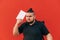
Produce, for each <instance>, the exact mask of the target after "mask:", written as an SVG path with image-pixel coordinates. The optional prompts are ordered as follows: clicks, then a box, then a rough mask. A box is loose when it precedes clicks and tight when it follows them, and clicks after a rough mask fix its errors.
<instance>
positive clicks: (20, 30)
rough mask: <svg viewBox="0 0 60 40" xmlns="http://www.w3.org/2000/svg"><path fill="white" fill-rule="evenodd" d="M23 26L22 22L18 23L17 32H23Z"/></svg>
mask: <svg viewBox="0 0 60 40" xmlns="http://www.w3.org/2000/svg"><path fill="white" fill-rule="evenodd" d="M23 28H24V25H23V24H22V25H20V26H19V27H18V32H19V33H22V32H23Z"/></svg>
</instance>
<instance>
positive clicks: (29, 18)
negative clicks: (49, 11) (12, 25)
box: [26, 13, 35, 22]
mask: <svg viewBox="0 0 60 40" xmlns="http://www.w3.org/2000/svg"><path fill="white" fill-rule="evenodd" d="M34 19H35V16H34V13H26V21H27V22H32V21H33V20H34Z"/></svg>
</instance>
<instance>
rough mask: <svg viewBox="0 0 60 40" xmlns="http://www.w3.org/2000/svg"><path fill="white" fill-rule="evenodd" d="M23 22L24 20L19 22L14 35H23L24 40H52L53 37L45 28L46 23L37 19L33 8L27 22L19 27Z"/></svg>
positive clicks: (29, 11) (27, 16) (29, 12)
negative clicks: (45, 39)
mask: <svg viewBox="0 0 60 40" xmlns="http://www.w3.org/2000/svg"><path fill="white" fill-rule="evenodd" d="M21 22H22V20H17V22H16V24H15V26H14V28H13V35H19V34H20V33H23V34H24V40H44V39H43V36H46V38H47V40H52V35H51V34H50V33H49V31H48V30H47V28H46V27H45V25H44V22H41V21H37V20H36V19H35V14H34V11H33V10H32V8H30V9H29V10H28V11H27V13H26V22H25V23H23V24H21V26H19V27H18V25H19V24H20V23H21Z"/></svg>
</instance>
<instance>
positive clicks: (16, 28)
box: [13, 19, 22, 36]
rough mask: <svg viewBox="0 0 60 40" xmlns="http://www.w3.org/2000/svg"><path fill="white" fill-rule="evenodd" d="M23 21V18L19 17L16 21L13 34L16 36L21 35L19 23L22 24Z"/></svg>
mask: <svg viewBox="0 0 60 40" xmlns="http://www.w3.org/2000/svg"><path fill="white" fill-rule="evenodd" d="M21 22H22V20H21V19H18V20H17V22H16V24H15V26H14V28H13V35H14V36H17V35H19V32H18V26H19V24H20V23H21Z"/></svg>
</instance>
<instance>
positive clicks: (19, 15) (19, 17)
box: [16, 10, 26, 20]
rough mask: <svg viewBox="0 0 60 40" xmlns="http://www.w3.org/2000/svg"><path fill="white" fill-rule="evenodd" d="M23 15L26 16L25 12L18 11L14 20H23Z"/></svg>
mask: <svg viewBox="0 0 60 40" xmlns="http://www.w3.org/2000/svg"><path fill="white" fill-rule="evenodd" d="M25 15H26V12H24V11H23V10H20V12H19V13H18V15H17V17H16V19H22V20H23V19H24V17H25Z"/></svg>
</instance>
